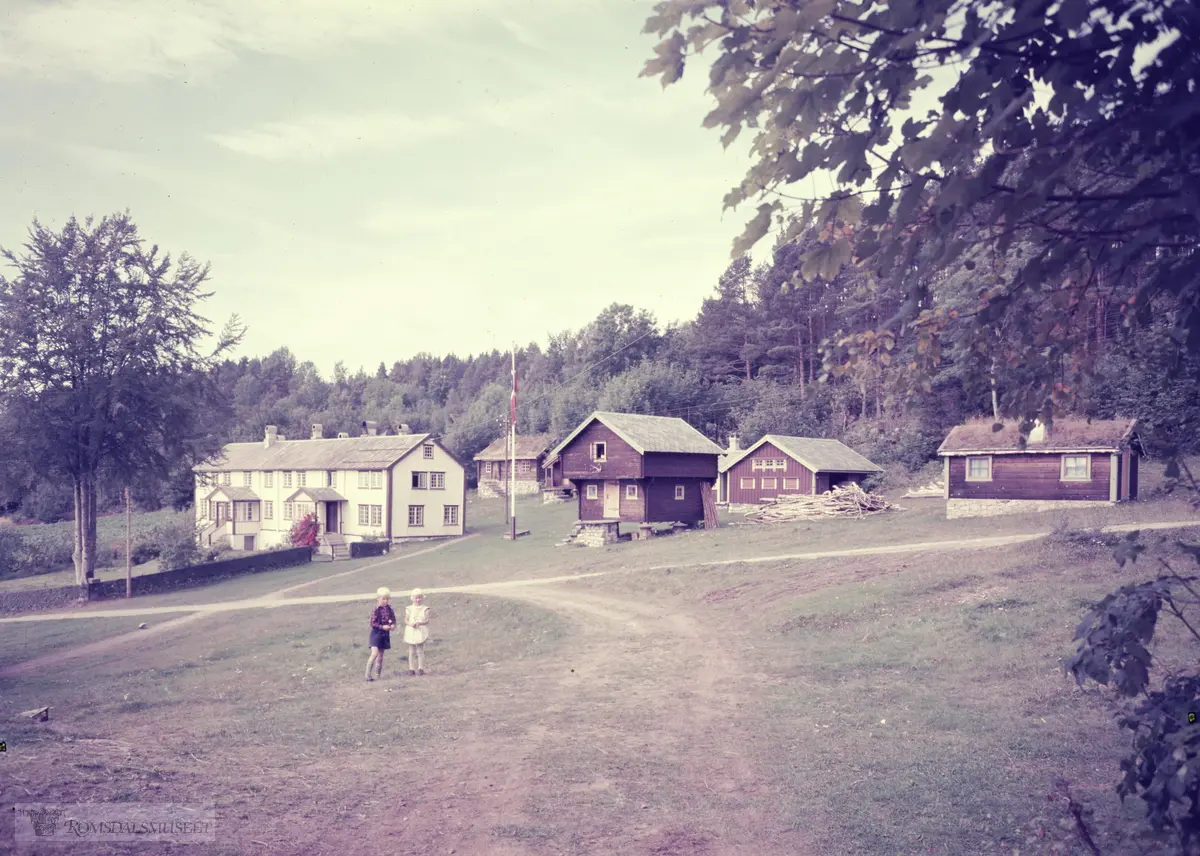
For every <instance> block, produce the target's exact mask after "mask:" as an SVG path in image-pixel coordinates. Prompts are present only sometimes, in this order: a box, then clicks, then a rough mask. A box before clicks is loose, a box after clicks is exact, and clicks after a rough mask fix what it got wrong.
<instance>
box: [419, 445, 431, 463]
mask: <svg viewBox="0 0 1200 856" xmlns="http://www.w3.org/2000/svg"><path fill="white" fill-rule="evenodd" d="M421 454H422V455H423V456H424V458H425V460H427V461H432V460H433V443H426V444H425V448H424V449H422V450H421Z"/></svg>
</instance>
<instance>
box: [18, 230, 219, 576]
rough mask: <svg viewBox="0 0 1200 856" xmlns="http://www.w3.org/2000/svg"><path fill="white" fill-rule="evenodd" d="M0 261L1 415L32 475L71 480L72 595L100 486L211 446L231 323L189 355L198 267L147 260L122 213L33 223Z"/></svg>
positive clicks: (90, 538) (89, 561) (154, 254)
mask: <svg viewBox="0 0 1200 856" xmlns="http://www.w3.org/2000/svg"><path fill="white" fill-rule="evenodd" d="M3 258H4V259H6V260H7V261H8V262H9V264H10V265H11V266H12V267H13V268H14V269H15V272H14V274H13V275H12V276H0V398H2V401H0V407H2V408H3V409H4V410H5V411H7V412H8V414H9V416H10V418H15V419H16V421H17V424H19V425H20V426H21V430H20V431H19V432H17V434H16V435H15V436H13V437H12V440H13V442H14V443H15V444H16V445H17V446H18V447H19V449H20V451H21V454H22V455H23V457H24V458H25V460H27V461H28V462H29V464H30V466H31V468H32V469H33V470H34V471H35V472H36V473H38V474H39V475H40V476H42V477H43V478H47V479H55V478H66V479H69V480H70V482H71V485H72V488H73V505H74V511H75V578H76V582H77V583H79V584H81V585H83V584H86V583H87V581H88V580H90V579H91V578H92V576H93V572H94V568H95V557H96V499H97V490H98V487H99V484H98V480H99V478H100V476H101V474H102V473H103V474H105V475H106V476H107V477H109V478H114V479H117V480H119V481H121V482H123V483H124V484H130V483H131V482H133V481H134V480H135V479H136V478H137V476H138V475H139V474H141V473H145V472H156V473H159V474H161V475H162V476H163V477H166V476H167V474H168V473H169V471H170V469H171V466H172V464H173V463H178V462H179V461H180V460H182V459H185V458H187V457H189V456H190V457H191V458H192V459H197V458H203V457H207V456H208V455H210V454H212V453H213V452H215V451H216V449H217V448H219V439H217V438H215V437H213V436H212V435H211V433H210V428H211V427H212V420H213V419H214V418H216V414H215V413H214V407H216V406H217V405H219V404H220V397H219V395H218V394H217V391H216V389H215V387H214V385H213V383H212V380H211V378H210V376H209V374H208V373H209V371H210V370H211V369H213V368H215V365H216V359H217V357H218V356H219V355H220V354H222V353H224V352H225V351H227V350H229V349H230V348H231V347H233V346H234V345H235V344H236V343H237V342H238V341H240V339H241V335H242V328H241V326H240V325H239V323H238V322H237V319H236V317H235V318H233V319H231V320H230V322H229V323H228V324H227V325H226V326H225V328H224V330H223V331H222V332H221V333H220V335H219V336H218V337H217V339H216V342H215V345H214V347H213V350H212V351H211V352H210V353H208V354H201V353H200V352H199V351H198V350H197V349H198V346H199V343H200V342H201V340H202V339H204V338H205V337H207V336H208V335H210V331H209V329H208V327H207V326H206V324H207V321H206V319H204V318H202V317H201V316H199V315H198V314H197V313H196V307H197V305H198V304H199V303H200V302H201V301H202V300H204V299H205V298H207V297H208V296H209V295H208V294H207V293H205V292H203V291H201V287H202V286H203V284H204V283H205V282H206V281H207V279H208V273H209V269H208V266H207V265H201V264H199V263H198V262H196V261H194V260H193V259H191V258H190V257H189V256H187V255H186V254H185V255H182V256H181V257H180V258H179V261H178V263H177V264H174V265H173V264H172V262H171V258H170V256H168V255H161V254H160V253H159V250H158V247H157V246H153V247H150V248H148V249H147V248H146V246H145V245H144V242H143V241H142V239H141V237H140V236H139V235H138V231H137V227H136V226H135V225H134V223H133V221H132V220H131V219H130V217H129V215H128V213H125V214H115V215H111V216H108V217H105V218H103V219H102V220H100V221H99V222H98V223H96V222H94V221H93V220H92V219H91V218H88V219H87V220H86V221H84V222H83V223H80V222H79V221H77V220H76V219H75V218H71V219H70V220H68V221H67V223H66V224H65V226H64V227H63V228H62V230H61V231H60V232H57V233H56V232H53V231H51V230H50V229H48V228H46V227H45V226H43V225H42V224H41V223H39V222H38V221H36V220H35V221H34V223H33V226H32V227H31V228H30V231H29V240H28V242H27V243H26V244H25V247H24V253H23V254H22V255H20V256H18V255H17V254H16V253H14V252H12V251H10V250H3Z"/></svg>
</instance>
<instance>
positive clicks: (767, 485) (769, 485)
mask: <svg viewBox="0 0 1200 856" xmlns="http://www.w3.org/2000/svg"><path fill="white" fill-rule="evenodd" d="M778 484H779V479H763V480H762V486H763V490H776V489H777V485H778Z"/></svg>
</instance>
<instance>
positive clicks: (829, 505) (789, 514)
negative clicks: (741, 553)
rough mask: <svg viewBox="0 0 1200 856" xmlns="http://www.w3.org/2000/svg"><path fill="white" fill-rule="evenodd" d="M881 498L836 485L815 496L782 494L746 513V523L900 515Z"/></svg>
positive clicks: (847, 485)
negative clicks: (889, 513) (893, 512)
mask: <svg viewBox="0 0 1200 856" xmlns="http://www.w3.org/2000/svg"><path fill="white" fill-rule="evenodd" d="M903 510H904V509H903V508H901V507H900V506H898V505H892V504H891V503H890V502H888V501H887V500H886V499H884V498H883V497H882V496H879V495H878V494H874V493H867V492H866V491H865V490H863V489H862V488H861V487H859V486H858V485H856V484H853V483H851V484H846V485H838V486H837V487H835V488H834V489H833V490H830V491H827V492H825V493H822V494H818V495H816V496H809V495H807V494H798V493H797V494H783V495H782V496H778V497H776V498H775V499H774V500H771V501H770V502H769V503H768V504H766V505H764V506H763V507H762V508H756V509H754V510H752V511H748V512H746V521H747V522H749V523H781V522H786V521H788V520H818V519H821V518H825V517H866V516H867V515H868V514H878V513H879V512H881V511H903Z"/></svg>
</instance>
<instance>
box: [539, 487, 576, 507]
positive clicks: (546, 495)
mask: <svg viewBox="0 0 1200 856" xmlns="http://www.w3.org/2000/svg"><path fill="white" fill-rule="evenodd" d="M574 498H575V497H574V496H572V495H571V492H570V491H564V490H561V489H553V490H544V491H542V505H549V504H550V503H552V502H570V501H571V500H573V499H574Z"/></svg>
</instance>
